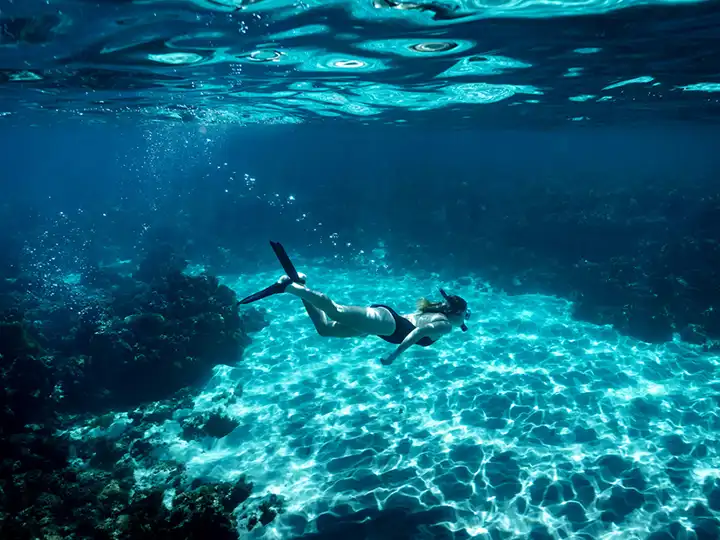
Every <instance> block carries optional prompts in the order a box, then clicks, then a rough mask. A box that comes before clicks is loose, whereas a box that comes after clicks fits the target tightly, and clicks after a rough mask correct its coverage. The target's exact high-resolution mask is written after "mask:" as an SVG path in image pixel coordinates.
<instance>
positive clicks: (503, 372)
mask: <svg viewBox="0 0 720 540" xmlns="http://www.w3.org/2000/svg"><path fill="white" fill-rule="evenodd" d="M302 270H303V271H304V272H306V273H307V274H308V276H309V280H310V281H309V286H311V287H312V288H314V289H317V290H321V291H323V292H326V293H327V294H328V295H329V296H330V297H331V298H333V299H334V300H335V301H336V302H339V303H348V304H370V303H374V302H383V303H388V304H390V305H393V306H394V307H395V308H396V309H397V310H398V311H399V312H408V311H411V310H412V309H413V307H414V303H415V300H416V299H417V298H418V297H419V296H428V295H429V296H431V297H435V296H437V287H438V286H443V287H445V288H446V289H447V290H448V291H451V292H453V293H456V294H459V295H461V296H463V297H465V298H466V299H467V300H468V302H469V304H470V307H471V309H472V311H473V319H472V320H471V321H470V323H469V327H470V329H469V331H468V332H466V333H462V332H460V331H459V330H458V331H456V332H454V333H453V334H451V335H449V336H446V337H445V338H444V339H443V340H441V341H440V342H439V343H437V344H435V345H434V346H432V347H429V348H420V347H415V348H412V349H411V350H409V351H408V352H406V353H405V354H404V355H403V356H402V357H401V358H400V359H398V360H397V361H396V362H395V363H394V364H393V365H392V366H389V367H386V366H382V365H381V364H380V361H379V360H380V358H381V357H382V356H383V355H386V354H387V353H388V352H390V351H391V350H392V347H394V346H393V345H390V344H388V343H386V342H384V341H382V340H380V339H378V338H373V337H369V338H364V339H332V338H330V339H328V338H321V337H319V336H318V335H317V334H316V332H315V330H314V328H313V326H312V324H311V322H310V320H309V319H308V317H307V315H306V314H305V311H304V309H303V306H302V304H301V302H300V301H299V300H298V299H297V298H295V297H292V296H289V295H280V296H276V297H273V298H269V299H266V300H264V301H262V302H261V303H258V304H255V305H256V306H259V307H262V308H264V309H266V310H267V318H268V320H269V321H270V325H269V326H268V327H266V328H264V329H263V330H262V331H261V332H259V333H257V334H255V335H254V337H253V339H254V341H253V344H252V345H251V346H250V347H249V348H248V349H247V350H246V352H245V355H244V358H243V359H242V361H241V362H240V363H238V364H236V365H232V366H220V367H218V368H216V370H215V373H214V375H213V377H212V379H211V381H210V382H209V383H208V385H207V387H206V388H205V390H204V391H203V392H202V394H200V395H199V396H198V397H197V399H196V400H195V408H196V411H198V412H199V411H203V410H207V409H213V408H216V407H218V406H219V405H218V403H222V402H223V400H222V396H223V395H224V394H225V393H227V392H229V391H232V390H231V389H233V388H235V387H236V386H237V383H238V382H241V383H242V387H243V395H242V398H241V399H240V400H238V401H237V402H236V403H235V404H234V405H230V406H228V407H227V411H226V412H227V413H228V414H229V415H231V416H232V417H233V418H235V419H237V420H238V421H240V426H239V427H238V428H237V429H236V430H235V431H234V432H232V433H231V434H230V435H228V436H226V437H224V438H223V439H220V440H217V441H216V440H201V441H193V442H186V441H184V440H182V439H181V438H180V437H179V434H180V431H181V430H180V428H179V424H177V422H174V421H170V422H167V423H166V424H165V426H164V427H163V432H162V437H163V439H164V440H165V442H166V443H169V445H168V446H166V447H165V448H166V449H165V451H166V452H167V457H168V458H173V459H177V460H180V461H182V462H184V463H186V465H187V473H188V474H189V475H190V476H197V477H207V478H211V479H217V480H225V479H230V480H232V479H236V478H237V477H238V476H239V475H240V474H247V475H248V476H249V477H250V479H251V480H252V482H253V483H254V485H255V493H254V495H253V496H254V497H257V498H260V497H263V496H265V495H267V494H268V493H276V494H278V495H280V496H282V497H283V498H284V500H285V512H284V513H283V514H281V515H280V516H278V517H277V518H276V519H275V520H274V521H273V522H272V523H270V524H269V525H268V526H267V527H258V528H256V529H254V530H253V531H251V532H246V533H243V534H244V535H246V536H247V537H248V538H282V539H285V538H298V537H301V536H303V535H308V537H311V536H312V534H313V533H321V534H322V535H325V536H322V537H323V538H342V539H345V540H347V539H348V538H351V537H358V538H359V537H363V534H364V535H365V537H367V538H377V539H381V538H398V539H399V538H443V537H453V535H452V534H451V531H458V534H457V536H458V537H477V538H491V536H490V535H491V533H492V535H493V536H492V537H493V538H515V537H517V538H597V539H606V538H622V539H625V540H631V539H635V538H638V539H640V538H642V539H645V538H648V536H649V535H650V534H651V533H653V532H658V531H663V530H670V529H672V528H673V527H675V528H676V529H677V528H678V527H679V528H684V529H692V528H693V527H697V520H698V519H701V518H702V516H701V517H700V518H699V517H698V512H700V514H703V513H705V514H707V515H706V516H705V518H702V519H710V518H709V517H708V516H710V517H712V514H713V511H717V510H720V507H716V508H713V506H720V487H719V483H718V481H716V480H715V479H716V478H719V477H720V457H718V449H720V445H719V444H718V438H720V417H719V416H718V403H719V399H718V396H719V395H720V376H719V375H720V370H719V368H718V366H719V365H720V361H719V357H718V356H717V355H713V354H710V353H707V352H702V351H700V350H699V349H698V348H697V347H694V346H690V345H686V344H682V343H675V342H673V343H668V344H665V345H662V346H655V345H648V344H644V343H642V342H638V341H636V340H634V339H630V338H627V337H624V336H621V335H618V334H617V333H616V332H615V331H613V330H612V329H610V328H608V327H598V326H594V325H591V324H587V323H583V322H578V321H575V320H573V319H572V317H571V315H570V307H571V306H570V304H569V303H568V302H566V301H564V300H560V299H557V298H553V297H548V296H541V295H526V296H513V297H510V296H506V295H504V294H501V293H494V292H488V290H487V288H485V287H484V286H483V284H482V282H481V281H480V280H474V279H473V278H470V277H467V276H465V277H463V278H462V279H461V280H459V281H455V282H453V281H444V282H442V283H438V282H437V281H436V279H433V278H422V279H421V278H416V277H413V275H412V274H406V275H405V276H404V277H403V278H402V279H397V278H395V277H387V276H382V275H378V274H377V273H375V272H373V271H368V272H363V271H357V270H353V271H351V272H345V271H341V270H339V269H338V268H336V267H333V266H332V265H331V264H317V265H307V264H303V266H302ZM279 274H280V273H279V272H275V273H261V274H253V275H240V276H231V277H225V278H224V281H225V283H227V284H228V285H230V286H231V287H233V288H234V289H235V290H236V291H237V293H238V296H240V297H242V296H245V295H247V294H249V293H250V292H253V291H255V290H257V289H260V288H263V287H265V286H266V285H267V284H268V283H271V282H273V281H274V280H275V279H277V278H278V276H279ZM218 398H219V399H218ZM187 412H188V411H178V412H177V415H178V417H180V416H182V415H183V414H186V413H187ZM156 435H157V434H156ZM141 476H142V475H141ZM150 478H152V477H151V476H148V477H147V478H144V479H143V478H141V477H140V476H139V477H138V481H149V479H150ZM697 505H701V509H700V510H697ZM703 515H704V514H703ZM669 528H670V529H669ZM461 531H462V532H461ZM561 532H563V534H561ZM503 533H504V534H503ZM353 534H355V535H359V536H353ZM317 537H321V535H318V536H317Z"/></svg>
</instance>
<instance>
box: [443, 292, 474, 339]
mask: <svg viewBox="0 0 720 540" xmlns="http://www.w3.org/2000/svg"><path fill="white" fill-rule="evenodd" d="M440 294H441V295H442V297H443V298H444V299H445V302H447V304H448V306H449V307H450V309H451V312H452V313H455V314H462V316H463V317H464V318H465V320H466V321H467V320H468V319H470V315H471V313H470V308H468V305H467V302H466V301H465V300H464V299H462V298H460V297H459V296H457V295H454V294H448V293H446V292H445V291H444V290H443V289H440ZM460 330H462V331H463V332H467V330H468V327H467V325H466V324H465V323H462V325H461V326H460Z"/></svg>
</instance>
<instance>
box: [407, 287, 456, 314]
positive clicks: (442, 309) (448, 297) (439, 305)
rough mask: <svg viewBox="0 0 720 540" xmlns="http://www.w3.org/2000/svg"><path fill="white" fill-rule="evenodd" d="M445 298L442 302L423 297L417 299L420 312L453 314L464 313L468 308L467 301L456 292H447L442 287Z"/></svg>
mask: <svg viewBox="0 0 720 540" xmlns="http://www.w3.org/2000/svg"><path fill="white" fill-rule="evenodd" d="M440 292H441V293H442V295H443V298H445V300H444V301H442V302H431V301H430V300H428V299H427V298H421V299H420V300H418V301H417V310H418V311H419V312H420V313H442V314H443V315H452V314H457V313H463V312H464V311H465V310H466V309H467V302H466V301H465V300H464V299H462V298H460V297H459V296H456V295H454V294H446V293H445V291H443V290H442V289H440Z"/></svg>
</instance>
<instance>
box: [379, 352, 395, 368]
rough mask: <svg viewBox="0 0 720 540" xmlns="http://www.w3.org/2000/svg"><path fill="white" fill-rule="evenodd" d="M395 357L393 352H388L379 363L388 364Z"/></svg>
mask: <svg viewBox="0 0 720 540" xmlns="http://www.w3.org/2000/svg"><path fill="white" fill-rule="evenodd" d="M396 358H397V356H395V355H394V354H388V355H387V356H385V357H383V358H381V359H380V363H381V364H382V365H383V366H389V365H390V364H392V363H393V362H394V361H395V359H396Z"/></svg>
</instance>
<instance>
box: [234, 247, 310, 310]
mask: <svg viewBox="0 0 720 540" xmlns="http://www.w3.org/2000/svg"><path fill="white" fill-rule="evenodd" d="M270 246H271V247H272V248H273V251H274V252H275V256H276V257H277V259H278V261H280V264H281V265H282V267H283V270H285V274H286V275H287V276H288V277H289V278H290V281H288V282H287V283H273V284H272V285H270V286H269V287H266V288H264V289H263V290H262V291H258V292H256V293H253V294H251V295H250V296H247V297H245V298H243V299H242V300H240V301H239V302H238V305H241V304H252V303H253V302H257V301H258V300H262V299H263V298H267V297H268V296H273V295H275V294H280V293H283V292H285V289H287V286H288V285H289V284H290V282H295V283H300V281H301V280H300V276H299V275H298V273H297V270H296V269H295V265H293V263H292V261H291V260H290V257H288V254H287V252H286V251H285V248H284V247H283V246H282V244H281V243H280V242H273V241H272V240H270Z"/></svg>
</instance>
